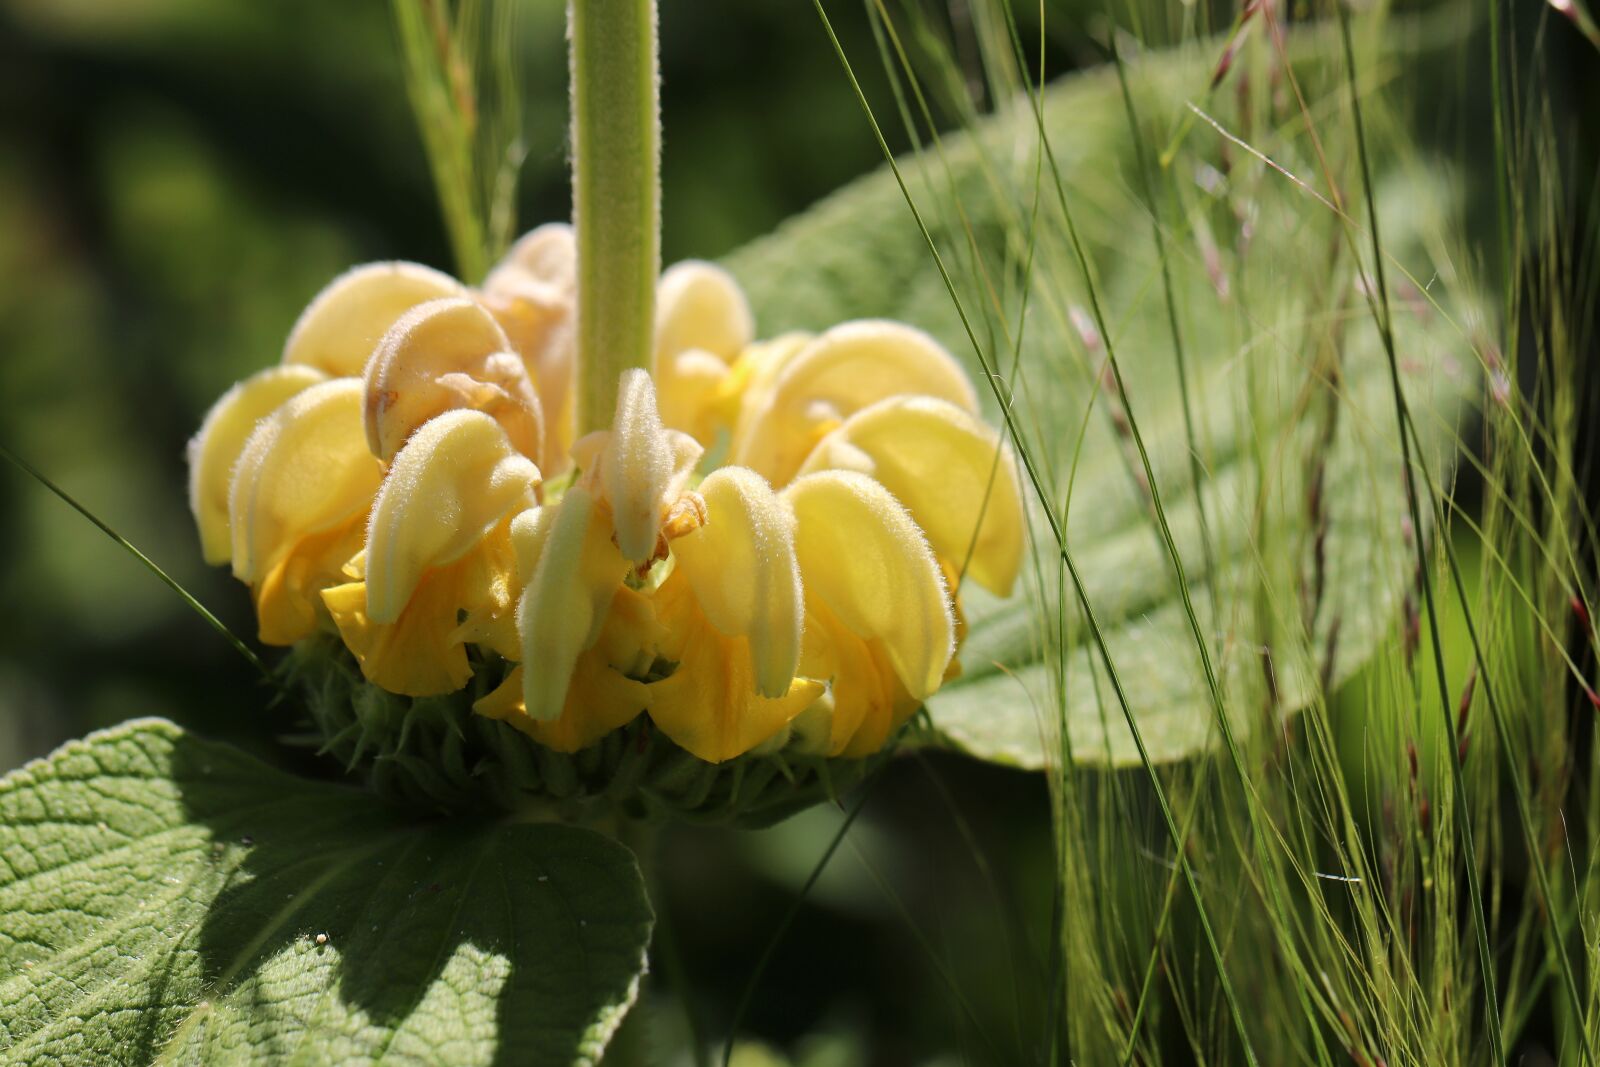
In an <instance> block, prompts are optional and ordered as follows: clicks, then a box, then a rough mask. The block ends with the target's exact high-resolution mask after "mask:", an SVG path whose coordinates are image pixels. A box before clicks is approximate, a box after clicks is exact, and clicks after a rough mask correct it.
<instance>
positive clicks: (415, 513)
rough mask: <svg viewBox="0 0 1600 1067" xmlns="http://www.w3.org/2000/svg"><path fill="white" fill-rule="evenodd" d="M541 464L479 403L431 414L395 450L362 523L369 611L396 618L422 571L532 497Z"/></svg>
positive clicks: (460, 551)
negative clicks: (476, 406) (515, 443)
mask: <svg viewBox="0 0 1600 1067" xmlns="http://www.w3.org/2000/svg"><path fill="white" fill-rule="evenodd" d="M538 484H539V468H538V467H535V466H534V465H533V461H532V460H530V459H528V457H526V456H524V455H522V454H521V453H520V452H518V451H517V450H516V449H514V448H512V447H511V441H510V440H509V439H508V438H507V437H506V433H505V431H504V430H503V429H501V428H500V424H499V423H497V422H495V421H494V419H492V418H490V417H489V416H488V415H485V414H483V413H482V412H480V411H447V412H445V413H444V414H443V415H440V416H439V417H438V418H435V419H432V420H430V421H429V422H428V423H427V424H426V425H424V426H423V427H422V428H421V429H420V430H418V431H417V432H416V434H415V435H414V436H412V438H411V440H410V441H408V442H407V443H406V446H405V447H404V448H402V449H401V450H400V453H399V454H398V455H397V456H395V457H394V463H393V464H391V465H390V467H389V474H388V476H387V477H386V478H384V480H383V488H382V489H380V490H379V491H378V498H377V500H376V501H375V502H374V503H373V505H372V519H371V521H370V523H369V524H368V526H367V615H368V617H370V618H371V619H372V620H373V621H374V622H394V621H395V620H397V619H399V618H400V613H401V611H402V610H403V609H404V608H405V606H406V602H407V601H409V600H410V599H411V595H412V593H413V592H414V591H415V590H416V588H417V584H418V583H419V582H420V581H422V577H423V575H424V573H426V572H427V571H428V570H430V569H432V568H435V567H443V566H446V565H447V564H450V563H454V562H455V561H456V560H458V559H460V558H461V557H462V556H464V555H466V554H467V552H468V551H470V550H471V549H472V548H474V547H476V546H477V544H478V542H480V541H482V540H483V538H484V537H485V536H486V535H487V534H488V533H489V531H490V530H492V529H493V528H494V527H495V526H496V525H497V524H499V522H500V520H501V519H503V518H505V517H506V516H508V515H510V514H512V513H514V512H517V511H521V510H523V509H524V508H528V507H531V506H532V505H533V489H534V486H536V485H538Z"/></svg>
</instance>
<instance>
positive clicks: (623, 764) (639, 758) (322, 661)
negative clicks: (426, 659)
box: [279, 634, 881, 829]
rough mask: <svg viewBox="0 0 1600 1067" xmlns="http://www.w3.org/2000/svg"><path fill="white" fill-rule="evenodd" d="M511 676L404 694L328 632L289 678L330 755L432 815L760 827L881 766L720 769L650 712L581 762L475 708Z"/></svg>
mask: <svg viewBox="0 0 1600 1067" xmlns="http://www.w3.org/2000/svg"><path fill="white" fill-rule="evenodd" d="M511 666H512V665H511V664H508V663H506V662H504V661H502V660H500V659H499V658H498V657H494V656H490V657H489V658H488V659H486V660H485V661H484V662H482V663H481V664H475V667H476V670H475V671H474V674H473V678H472V681H471V683H469V684H468V686H467V687H466V688H464V689H462V690H459V691H458V692H455V693H450V694H446V695H444V696H436V697H407V696H399V695H397V694H394V693H390V692H387V691H385V690H382V689H379V688H378V687H377V686H374V685H372V684H370V683H369V682H367V681H366V679H364V678H363V677H362V676H361V671H360V668H359V666H358V665H357V663H356V661H355V658H354V657H353V656H351V655H350V653H349V651H348V650H347V649H345V647H344V645H343V644H342V643H341V642H340V641H339V640H338V638H337V637H336V636H333V635H330V634H325V635H321V636H318V637H315V638H312V639H310V640H307V641H302V642H301V643H300V644H298V645H296V646H295V647H294V648H293V649H292V650H291V651H290V653H289V656H288V657H287V659H285V660H284V662H283V665H282V666H281V667H280V668H279V671H280V674H281V676H282V678H283V680H284V682H285V685H286V687H287V688H288V689H289V690H290V691H291V692H294V693H297V694H300V695H302V696H303V699H304V705H303V706H304V710H305V712H306V713H307V715H308V717H309V719H310V723H309V725H310V726H311V727H312V728H313V732H314V734H315V735H319V736H320V738H321V743H320V751H322V752H324V753H327V754H329V755H331V756H333V757H334V758H335V759H337V760H338V761H339V762H340V763H341V764H343V766H344V768H345V770H346V772H347V773H350V774H353V775H356V776H359V777H360V778H362V779H363V780H364V781H365V783H366V784H367V785H368V787H370V788H371V789H373V790H374V791H375V792H377V793H378V794H379V795H381V796H383V797H385V798H387V799H389V800H391V801H394V802H396V803H400V804H404V805H407V806H412V807H418V808H422V809H426V810H430V811H437V812H452V813H454V812H463V811H481V812H497V813H509V814H513V815H516V816H518V817H521V818H527V819H533V820H539V819H551V820H557V819H559V820H563V821H569V822H577V823H585V824H591V825H608V824H611V823H614V822H616V821H618V820H629V821H660V820H664V819H667V818H682V819H688V820H690V821H695V822H703V823H720V824H725V825H734V826H738V827H743V828H751V829H753V828H759V827H762V826H769V825H771V824H773V823H775V822H779V821H781V820H783V819H785V818H787V817H788V816H790V815H793V814H794V813H796V812H798V811H801V810H803V809H805V808H807V807H810V806H811V805H813V804H816V803H819V802H821V801H824V800H833V799H837V797H838V796H839V795H841V794H842V793H844V792H845V791H846V790H848V789H849V788H850V787H851V786H854V785H855V784H857V783H858V782H860V781H861V780H862V779H863V778H864V777H865V776H866V774H867V773H868V772H869V771H870V770H871V769H872V768H873V767H874V766H876V764H877V762H878V759H879V758H881V757H873V758H871V759H865V760H846V759H827V758H824V757H820V756H814V755H805V754H800V753H797V752H795V751H793V749H787V750H784V749H780V750H778V751H776V752H771V753H765V754H756V753H751V754H748V755H745V756H741V757H740V758H738V759H734V760H729V761H728V762H726V763H707V762H705V761H704V760H701V759H699V758H698V757H696V756H693V755H691V754H690V753H688V752H685V751H684V750H683V749H681V748H679V747H678V746H677V745H675V744H673V742H672V741H671V740H670V739H668V738H667V736H666V735H665V734H663V733H661V731H660V730H658V729H656V727H655V726H654V724H652V723H651V722H650V719H649V717H648V716H646V715H643V714H641V715H640V716H639V717H638V718H636V719H634V720H633V721H632V722H630V723H628V724H627V725H625V726H623V727H621V728H620V729H618V730H615V731H613V732H612V733H610V734H608V735H607V736H606V737H604V738H602V739H601V740H600V741H599V742H597V743H596V744H594V745H591V746H590V747H588V748H586V749H583V750H582V751H580V752H575V753H570V754H569V753H562V752H556V751H554V750H552V749H549V748H546V747H545V746H544V745H541V744H539V743H538V742H537V741H534V740H533V739H532V738H530V737H528V736H527V735H526V734H524V733H522V732H520V731H519V730H517V729H515V728H513V727H511V726H509V725H507V724H506V723H503V722H500V721H498V720H495V719H489V718H485V717H484V716H482V715H478V714H476V713H475V712H474V711H473V710H472V704H473V701H475V700H477V699H479V698H480V697H482V696H484V695H485V694H487V693H489V692H490V691H491V690H493V689H494V688H495V687H496V686H498V685H499V684H500V683H501V682H502V681H503V680H504V678H505V676H506V674H507V673H509V671H510V669H511Z"/></svg>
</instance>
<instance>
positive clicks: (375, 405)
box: [190, 226, 1024, 763]
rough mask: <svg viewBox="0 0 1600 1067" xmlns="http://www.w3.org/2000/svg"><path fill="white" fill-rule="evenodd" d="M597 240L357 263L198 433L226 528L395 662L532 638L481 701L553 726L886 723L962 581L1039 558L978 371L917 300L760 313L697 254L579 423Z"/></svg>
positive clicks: (760, 744)
mask: <svg viewBox="0 0 1600 1067" xmlns="http://www.w3.org/2000/svg"><path fill="white" fill-rule="evenodd" d="M575 267H576V253H575V247H574V243H573V239H572V231H571V229H570V228H569V227H566V226H545V227H540V228H539V229H537V230H535V231H533V232H532V233H530V234H528V235H527V236H526V237H524V238H523V239H522V240H521V241H519V242H518V243H517V245H516V246H515V247H514V248H513V249H512V251H511V253H510V254H509V255H508V256H507V257H506V259H505V260H504V261H502V262H501V264H500V265H498V266H497V267H496V268H495V269H494V270H493V271H492V272H491V273H490V274H489V276H488V279H487V280H486V281H485V283H484V286H483V288H482V289H481V290H476V291H475V290H471V289H469V288H467V287H466V286H463V285H461V284H460V283H458V282H456V281H455V280H454V279H451V278H449V277H447V276H445V275H443V274H440V273H438V272H437V271H432V270H430V269H428V268H425V267H420V266H417V265H415V264H406V263H380V264H371V265H368V266H365V267H359V268H356V269H354V270H352V271H350V272H348V273H346V274H344V275H341V276H340V277H339V278H337V279H335V280H334V281H333V282H332V283H331V284H330V285H329V286H328V287H327V288H326V289H325V290H324V291H323V292H322V293H321V294H319V295H318V296H317V298H316V299H315V300H313V301H312V303H311V305H310V306H309V307H308V308H307V309H306V311H305V312H304V314H302V316H301V317H300V320H299V322H298V323H297V324H296V325H295V327H294V330H293V331H292V333H291V335H290V338H289V341H288V343H287V345H286V346H285V350H284V358H283V364H282V365H281V366H279V367H276V368H273V369H271V370H268V371H264V372H262V373H261V374H258V375H256V376H255V377H253V378H250V379H248V380H247V381H245V382H243V383H241V384H240V385H239V386H236V387H235V388H234V389H233V390H231V391H230V392H229V393H228V394H227V395H226V396H224V397H223V398H222V399H221V400H220V401H219V402H218V403H217V405H216V406H215V407H214V408H213V409H212V411H211V413H210V414H209V415H208V416H207V417H206V420H205V423H204V424H203V425H202V427H201V430H200V432H199V434H197V435H196V438H195V440H194V441H193V442H192V443H191V445H190V462H191V477H190V502H191V506H192V508H193V510H194V513H195V520H196V524H197V526H198V527H199V530H200V535H201V541H202V548H203V551H204V553H205V556H206V558H207V559H208V560H210V561H212V562H218V563H220V562H230V561H231V563H232V565H233V569H234V573H235V574H236V575H237V576H238V577H239V578H241V579H242V580H244V581H245V582H246V583H247V584H249V585H250V587H251V590H252V594H253V596H254V598H255V603H256V610H257V616H258V619H259V622H260V628H261V637H262V640H264V641H267V642H269V643H278V644H283V643H293V642H296V641H299V640H302V639H304V638H306V637H309V636H311V635H312V634H313V633H315V632H316V631H317V630H318V629H319V628H320V629H324V630H327V631H329V632H336V633H337V634H338V635H339V636H340V638H341V639H342V640H343V642H344V644H345V646H346V647H347V648H348V650H349V651H350V654H351V655H352V656H354V658H355V659H356V660H357V661H358V662H359V664H360V666H361V670H362V672H363V674H364V675H365V677H366V678H367V679H368V680H369V681H370V682H371V683H372V684H374V685H376V686H378V687H380V688H382V689H385V690H388V691H390V692H393V693H397V694H402V695H407V696H431V695H436V694H442V693H449V692H454V691H456V690H459V689H461V688H462V687H464V686H466V685H467V684H468V682H469V681H470V680H471V677H472V673H473V670H474V664H475V663H481V662H489V663H492V664H494V663H503V664H509V665H511V667H510V669H509V670H506V668H505V667H504V666H500V667H499V670H500V671H502V672H504V678H503V681H502V683H501V684H500V685H499V686H498V687H496V688H495V689H494V690H493V691H491V692H489V693H488V694H487V695H486V696H483V697H481V698H480V699H478V700H477V701H476V702H475V703H474V705H473V707H474V710H475V711H477V712H478V713H479V714H481V715H483V716H486V717H488V718H492V719H499V720H502V721H504V722H506V723H507V724H509V725H511V726H512V727H514V728H516V729H518V730H520V731H522V732H523V733H525V734H527V735H528V736H529V737H531V738H533V739H534V740H535V741H537V742H538V743H540V744H542V745H544V746H546V747H548V748H550V749H554V750H557V751H562V752H571V751H576V750H578V749H581V748H584V747H587V746H589V745H592V744H594V743H595V742H596V741H598V740H600V739H601V738H603V737H604V736H605V735H606V734H608V733H610V732H611V731H613V730H615V729H617V728H619V727H621V726H623V725H625V724H626V723H628V722H630V721H632V720H634V719H635V718H637V717H638V716H640V715H641V714H644V715H648V717H649V720H650V722H651V723H653V725H654V728H655V729H657V730H659V731H660V732H661V733H662V734H664V735H665V736H666V737H668V738H670V739H671V740H672V741H673V742H674V743H675V744H677V745H678V746H679V747H680V748H682V749H684V750H685V751H687V752H689V753H691V754H692V755H694V756H696V757H698V758H700V759H702V760H705V761H708V762H712V763H719V762H722V761H726V760H730V759H734V758H737V757H739V756H741V755H744V754H746V753H750V752H757V751H758V752H766V751H775V750H778V749H783V748H788V749H792V750H793V751H796V752H799V753H808V754H815V755H822V756H830V757H835V756H837V757H845V758H859V757H863V756H867V755H870V754H872V753H874V752H876V751H878V750H879V749H880V748H882V747H883V745H884V744H885V743H886V742H887V741H888V740H889V739H890V738H891V737H892V736H893V735H894V734H895V732H896V731H897V730H898V729H899V728H900V727H901V726H902V725H903V724H904V723H905V721H906V720H907V719H908V718H909V717H910V716H911V714H912V713H913V712H914V711H915V710H916V709H917V708H918V707H919V706H920V705H921V704H922V703H923V702H924V701H925V700H926V699H927V698H928V697H929V696H931V695H932V694H933V693H934V692H935V691H936V690H937V689H938V688H939V686H940V685H941V684H942V683H943V682H944V681H945V680H946V679H947V678H949V677H951V676H953V674H954V673H955V672H956V670H957V669H958V668H957V666H956V663H955V660H954V657H955V653H956V651H957V648H958V646H959V643H960V639H961V635H962V629H963V624H962V621H961V618H962V617H961V610H960V600H959V595H958V594H959V586H960V582H961V580H962V579H963V578H964V577H966V576H969V575H970V577H971V578H972V579H973V580H974V581H976V582H977V583H978V584H980V585H982V586H984V587H985V588H987V589H989V590H991V591H992V592H995V593H997V594H999V595H1007V594H1008V593H1009V592H1010V590H1011V588H1012V586H1013V585H1014V584H1015V581H1016V578H1017V574H1018V571H1019V569H1020V566H1021V562H1022V551H1023V529H1024V515H1023V510H1022V505H1021V497H1020V493H1019V489H1018V484H1017V480H1016V475H1015V471H1014V463H1013V461H1012V458H1011V456H1010V453H1009V451H1008V450H1007V449H1006V448H1005V447H1004V445H1003V443H1002V442H1001V441H1000V438H999V435H998V434H997V433H996V432H995V431H994V430H993V429H992V428H990V427H989V426H987V425H986V424H985V423H984V422H983V421H982V419H981V418H980V417H979V416H978V414H977V412H978V404H977V398H976V395H975V393H974V391H973V389H972V385H971V383H970V382H969V381H968V380H967V378H966V376H965V374H964V373H963V372H962V371H961V369H960V367H959V365H958V364H957V363H956V362H955V360H954V359H952V358H951V356H950V355H949V354H948V353H946V352H945V351H944V349H942V348H941V347H940V346H939V345H938V344H937V342H935V341H934V340H933V339H932V338H930V337H929V336H928V335H926V334H924V333H922V332H921V331H918V330H915V329H913V328H911V327H909V326H904V325H901V324H898V323H893V322H882V321H863V322H853V323H845V324H843V325H840V326H836V327H834V328H832V329H829V330H827V331H825V332H823V333H821V334H819V335H815V336H812V335H808V334H790V335H785V336H782V337H778V338H775V339H773V340H770V341H756V340H755V339H754V337H755V330H754V324H753V321H752V317H751V314H750V309H749V306H748V304H747V302H746V301H745V298H744V295H743V293H742V292H741V291H740V289H739V287H738V284H737V283H736V282H735V281H734V279H733V278H732V277H731V276H730V275H728V274H727V273H726V272H725V271H723V270H721V269H720V268H718V267H715V266H713V265H711V264H707V263H696V262H691V263H683V264H679V265H677V266H675V267H672V268H670V269H669V270H668V271H666V272H665V273H664V274H663V275H662V277H661V280H660V283H659V287H658V304H657V320H656V343H655V351H654V355H653V360H654V362H653V372H649V373H647V372H646V371H644V370H631V371H627V372H625V373H624V375H623V377H622V380H621V381H620V383H619V387H618V393H617V405H616V411H615V414H614V417H613V420H612V424H611V426H610V427H608V428H605V429H603V430H598V431H596V432H592V433H589V434H587V435H585V436H583V437H581V438H576V439H575V438H574V433H575V430H574V393H575V390H574V388H573V382H574V375H575V368H574V367H573V332H572V331H573V320H574V308H575V303H576V299H577V293H576V269H575ZM708 450H709V451H710V452H711V453H712V454H713V455H718V456H722V457H724V459H725V462H724V464H723V465H722V466H720V467H718V468H717V469H713V470H709V471H707V470H704V469H703V468H704V467H705V466H706V465H707V464H706V459H707V452H708ZM569 471H570V473H568V472H569ZM552 472H555V473H556V474H557V475H558V477H556V478H555V480H554V481H553V482H552V481H550V480H548V478H549V475H550V474H551V473H552ZM469 649H475V650H476V652H475V653H472V654H469ZM496 677H499V675H498V674H497V675H496Z"/></svg>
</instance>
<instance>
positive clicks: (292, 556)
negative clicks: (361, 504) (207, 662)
mask: <svg viewBox="0 0 1600 1067" xmlns="http://www.w3.org/2000/svg"><path fill="white" fill-rule="evenodd" d="M365 520H366V516H365V515H363V514H360V513H359V512H358V513H356V514H354V515H351V516H350V518H349V519H347V520H346V521H345V522H343V523H342V524H340V525H338V526H335V527H333V528H332V529H328V530H323V531H322V532H320V533H314V534H307V535H306V536H304V537H302V538H300V539H299V540H298V541H296V542H295V544H294V547H293V549H292V550H290V551H288V552H285V553H282V554H281V555H280V556H279V557H278V560H277V562H276V563H274V564H273V565H272V566H270V567H268V568H267V569H266V571H265V572H264V573H263V574H262V575H261V577H260V579H259V580H257V581H256V582H254V583H253V584H252V585H251V587H250V595H251V597H252V599H254V601H255V605H256V630H257V634H258V635H259V637H260V638H261V643H262V644H264V645H292V644H294V643H295V642H296V641H299V640H301V639H303V638H307V637H310V636H311V635H312V634H313V633H315V632H316V630H317V627H318V625H319V624H320V623H321V613H322V597H321V596H320V594H321V592H322V591H323V590H326V589H327V588H328V587H330V586H336V585H340V584H342V583H344V582H347V581H348V580H349V577H348V575H346V574H345V570H346V565H347V564H348V563H349V561H350V559H351V557H353V556H356V555H358V554H359V553H360V552H361V543H362V540H363V539H364V538H365V537H366V525H367V524H366V521H365Z"/></svg>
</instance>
